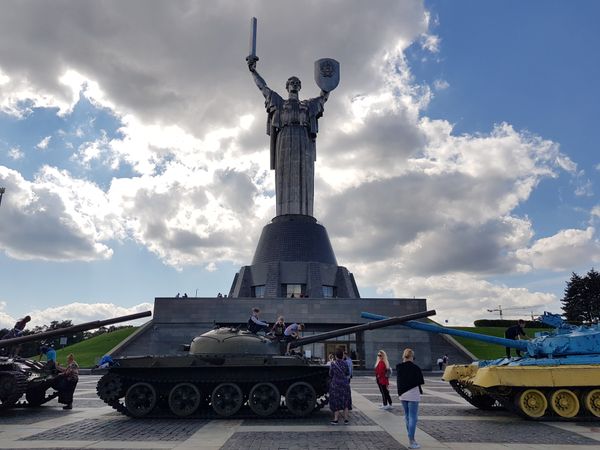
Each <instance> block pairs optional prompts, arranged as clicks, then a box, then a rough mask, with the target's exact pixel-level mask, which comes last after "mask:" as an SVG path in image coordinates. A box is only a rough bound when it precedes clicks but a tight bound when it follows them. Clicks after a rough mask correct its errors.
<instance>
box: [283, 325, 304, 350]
mask: <svg viewBox="0 0 600 450" xmlns="http://www.w3.org/2000/svg"><path fill="white" fill-rule="evenodd" d="M300 331H304V324H303V323H293V324H291V325H289V326H288V327H286V329H285V331H284V332H283V339H284V342H287V348H286V349H285V352H286V353H290V345H291V343H292V341H295V340H296V339H298V338H299V337H300Z"/></svg>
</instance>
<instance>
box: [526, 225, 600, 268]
mask: <svg viewBox="0 0 600 450" xmlns="http://www.w3.org/2000/svg"><path fill="white" fill-rule="evenodd" d="M516 256H517V257H518V258H519V259H520V260H521V261H522V262H523V263H524V264H528V265H531V266H532V267H533V268H536V269H551V270H569V269H571V268H573V267H578V266H580V265H585V264H586V263H589V264H592V265H593V264H595V263H598V262H599V261H600V241H599V240H598V238H597V237H596V236H595V229H594V228H593V227H588V228H586V229H585V230H575V229H570V230H561V231H559V232H558V233H556V234H555V235H553V236H550V237H547V238H542V239H538V240H537V241H536V242H535V243H534V244H533V245H532V246H531V247H529V248H523V249H520V250H518V251H517V252H516Z"/></svg>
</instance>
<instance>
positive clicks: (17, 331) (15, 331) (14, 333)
mask: <svg viewBox="0 0 600 450" xmlns="http://www.w3.org/2000/svg"><path fill="white" fill-rule="evenodd" d="M30 321H31V317H30V316H25V317H23V318H21V319H19V320H17V322H16V323H15V325H14V326H13V328H12V330H10V331H9V332H8V333H6V334H5V335H4V336H2V339H12V338H16V337H19V336H21V335H22V334H23V330H25V327H26V326H27V323H28V322H30Z"/></svg>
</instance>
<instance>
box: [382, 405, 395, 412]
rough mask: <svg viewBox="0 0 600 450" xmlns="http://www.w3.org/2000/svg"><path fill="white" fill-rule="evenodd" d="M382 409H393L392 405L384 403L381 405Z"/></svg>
mask: <svg viewBox="0 0 600 450" xmlns="http://www.w3.org/2000/svg"><path fill="white" fill-rule="evenodd" d="M383 409H385V410H386V411H389V410H390V409H394V407H393V406H392V405H386V406H384V407H383Z"/></svg>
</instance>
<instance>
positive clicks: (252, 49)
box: [250, 17, 257, 58]
mask: <svg viewBox="0 0 600 450" xmlns="http://www.w3.org/2000/svg"><path fill="white" fill-rule="evenodd" d="M256 26H257V25H256V17H253V18H252V19H250V57H252V58H254V57H256Z"/></svg>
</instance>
